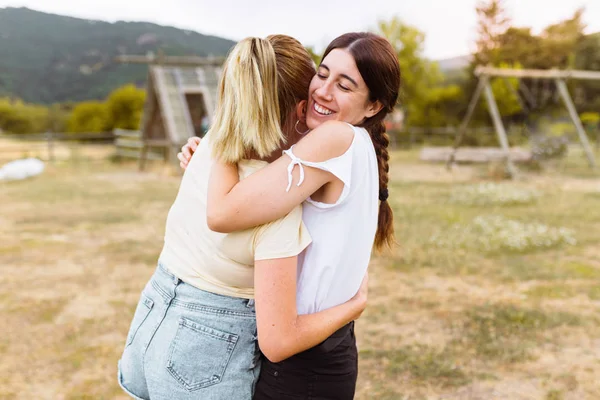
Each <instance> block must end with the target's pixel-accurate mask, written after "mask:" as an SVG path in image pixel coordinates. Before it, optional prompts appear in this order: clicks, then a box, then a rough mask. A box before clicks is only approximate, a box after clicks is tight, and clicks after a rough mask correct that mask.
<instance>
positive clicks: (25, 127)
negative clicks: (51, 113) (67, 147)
mask: <svg viewBox="0 0 600 400" xmlns="http://www.w3.org/2000/svg"><path fill="white" fill-rule="evenodd" d="M47 127H48V109H47V108H46V107H43V106H39V105H33V104H26V103H24V102H22V101H20V100H18V101H11V100H9V99H0V130H2V131H4V132H7V133H21V134H22V133H37V132H43V131H45V130H46V129H47Z"/></svg>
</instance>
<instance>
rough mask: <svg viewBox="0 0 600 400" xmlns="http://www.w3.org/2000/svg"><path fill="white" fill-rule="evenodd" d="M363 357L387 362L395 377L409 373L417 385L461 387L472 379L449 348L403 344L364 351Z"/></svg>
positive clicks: (390, 371)
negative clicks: (390, 347)
mask: <svg viewBox="0 0 600 400" xmlns="http://www.w3.org/2000/svg"><path fill="white" fill-rule="evenodd" d="M360 356H361V357H364V358H366V359H375V360H376V362H385V364H387V367H386V370H387V372H388V374H390V375H391V379H399V378H400V376H401V375H404V374H408V375H409V376H410V379H412V380H413V381H414V382H415V384H418V385H426V384H427V385H432V384H433V385H436V386H440V387H442V388H449V387H460V386H464V385H466V384H467V383H469V381H470V379H469V377H468V376H467V374H466V373H465V372H464V371H463V370H462V369H461V367H460V366H459V365H457V364H456V363H455V362H454V360H453V358H454V357H455V355H454V354H452V353H451V352H450V351H447V350H436V349H432V348H429V347H427V346H424V345H419V346H403V347H399V348H396V349H393V350H390V351H364V352H361V353H360ZM384 360H385V361H384Z"/></svg>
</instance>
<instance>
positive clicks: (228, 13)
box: [0, 0, 600, 59]
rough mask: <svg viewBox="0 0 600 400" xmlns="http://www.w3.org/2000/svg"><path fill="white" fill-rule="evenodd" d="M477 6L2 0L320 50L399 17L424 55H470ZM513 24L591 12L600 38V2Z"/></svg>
mask: <svg viewBox="0 0 600 400" xmlns="http://www.w3.org/2000/svg"><path fill="white" fill-rule="evenodd" d="M476 2H477V1H476V0H304V1H294V2H292V1H288V0H210V1H209V0H102V1H98V0H0V8H2V7H7V6H12V7H22V6H24V7H28V8H32V9H35V10H40V11H46V12H51V13H56V14H62V15H70V16H75V17H81V18H88V19H100V20H105V21H111V22H114V21H118V20H125V21H149V22H155V23H158V24H161V25H170V26H176V27H179V28H185V29H192V30H195V31H198V32H200V33H204V34H212V35H217V36H222V37H226V38H229V39H233V40H239V39H241V38H244V37H246V36H251V35H253V36H266V35H268V34H271V33H285V34H288V35H291V36H294V37H296V38H298V39H299V40H300V41H302V43H304V44H305V45H312V46H314V47H315V48H316V49H317V50H318V51H321V50H322V49H324V48H325V46H326V45H327V43H328V42H329V41H330V40H332V39H333V38H335V37H336V36H337V35H339V34H341V33H344V32H348V31H356V30H368V29H372V28H374V27H375V26H376V24H377V21H378V20H379V19H386V18H390V17H392V16H398V17H400V18H402V19H403V20H404V21H405V22H408V23H410V24H412V25H415V26H417V27H418V28H419V29H421V30H422V31H424V32H425V33H426V35H427V40H426V44H425V55H426V56H428V57H431V58H434V59H441V58H448V57H453V56H459V55H464V54H468V53H469V52H470V51H471V50H472V43H473V40H474V37H475V23H476V16H475V3H476ZM506 4H507V6H508V8H509V11H510V14H511V16H512V18H513V21H514V23H515V24H516V25H519V26H531V27H533V28H534V31H536V32H537V31H539V30H540V29H541V28H543V27H545V26H546V25H548V24H551V23H554V22H557V21H560V20H561V19H565V18H567V17H570V16H571V15H572V14H573V12H574V11H575V10H576V9H577V8H578V7H580V6H585V7H586V14H585V21H586V23H587V24H588V32H595V31H600V0H507V2H506Z"/></svg>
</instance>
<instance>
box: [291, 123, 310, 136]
mask: <svg viewBox="0 0 600 400" xmlns="http://www.w3.org/2000/svg"><path fill="white" fill-rule="evenodd" d="M298 123H300V120H298V121H296V125H294V129H295V130H296V132H298V133H299V134H300V135H306V134H307V133H308V132H310V129H307V130H306V132H300V131H299V130H298Z"/></svg>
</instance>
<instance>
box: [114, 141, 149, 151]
mask: <svg viewBox="0 0 600 400" xmlns="http://www.w3.org/2000/svg"><path fill="white" fill-rule="evenodd" d="M143 145H144V143H142V142H141V141H139V140H138V141H132V140H128V139H117V140H115V146H117V147H127V148H135V149H141V148H142V146H143Z"/></svg>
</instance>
